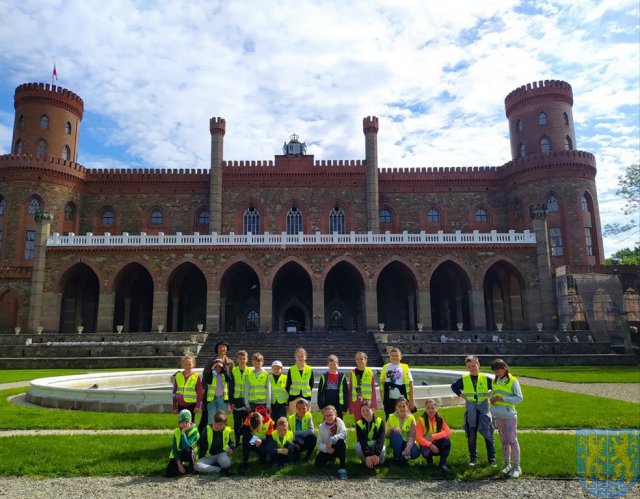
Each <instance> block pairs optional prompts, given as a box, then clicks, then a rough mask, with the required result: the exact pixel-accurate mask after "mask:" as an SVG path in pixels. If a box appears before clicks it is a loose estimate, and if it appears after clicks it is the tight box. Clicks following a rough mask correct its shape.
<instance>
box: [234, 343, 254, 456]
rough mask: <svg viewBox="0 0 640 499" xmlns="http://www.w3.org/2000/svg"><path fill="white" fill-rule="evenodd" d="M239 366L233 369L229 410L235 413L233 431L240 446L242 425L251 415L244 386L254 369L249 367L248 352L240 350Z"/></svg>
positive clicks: (237, 358)
mask: <svg viewBox="0 0 640 499" xmlns="http://www.w3.org/2000/svg"><path fill="white" fill-rule="evenodd" d="M236 360H237V364H238V365H236V366H234V367H233V368H232V369H231V380H230V383H229V408H230V409H231V411H233V431H234V433H235V436H236V445H237V446H240V445H241V442H240V439H241V438H242V425H243V424H244V421H245V419H246V418H247V416H248V415H249V412H248V411H247V409H246V406H247V405H248V403H247V402H246V401H245V398H244V386H245V383H246V380H247V374H249V373H250V372H251V370H252V369H253V368H251V367H249V366H247V361H248V360H249V354H248V353H247V352H246V350H239V351H238V356H237V357H236Z"/></svg>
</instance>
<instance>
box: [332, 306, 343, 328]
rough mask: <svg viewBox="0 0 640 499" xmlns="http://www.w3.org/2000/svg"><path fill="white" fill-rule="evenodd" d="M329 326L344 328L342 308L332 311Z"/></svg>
mask: <svg viewBox="0 0 640 499" xmlns="http://www.w3.org/2000/svg"><path fill="white" fill-rule="evenodd" d="M329 327H335V328H344V315H343V314H342V312H340V310H334V311H333V312H331V315H330V318H329Z"/></svg>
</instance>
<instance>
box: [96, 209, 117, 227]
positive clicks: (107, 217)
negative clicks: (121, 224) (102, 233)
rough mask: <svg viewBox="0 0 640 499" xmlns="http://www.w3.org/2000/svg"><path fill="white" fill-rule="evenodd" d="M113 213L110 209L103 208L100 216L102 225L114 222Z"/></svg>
mask: <svg viewBox="0 0 640 499" xmlns="http://www.w3.org/2000/svg"><path fill="white" fill-rule="evenodd" d="M115 219H116V217H115V214H114V213H113V210H111V209H110V208H107V209H106V210H104V211H103V212H102V216H101V217H100V222H101V223H102V225H113V223H114V222H115Z"/></svg>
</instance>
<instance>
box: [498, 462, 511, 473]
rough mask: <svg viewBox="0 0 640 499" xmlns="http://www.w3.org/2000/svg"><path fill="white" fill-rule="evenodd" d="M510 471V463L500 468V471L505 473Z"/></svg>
mask: <svg viewBox="0 0 640 499" xmlns="http://www.w3.org/2000/svg"><path fill="white" fill-rule="evenodd" d="M510 471H511V465H510V464H507V465H506V466H505V467H504V468H502V469H501V470H500V473H504V474H507V473H509V472H510Z"/></svg>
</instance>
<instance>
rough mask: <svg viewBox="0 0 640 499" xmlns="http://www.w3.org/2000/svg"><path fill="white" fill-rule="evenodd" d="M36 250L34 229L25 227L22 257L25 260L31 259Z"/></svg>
mask: <svg viewBox="0 0 640 499" xmlns="http://www.w3.org/2000/svg"><path fill="white" fill-rule="evenodd" d="M35 252H36V231H35V230H33V229H27V237H26V238H25V242H24V257H25V259H26V260H33V257H34V255H35Z"/></svg>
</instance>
